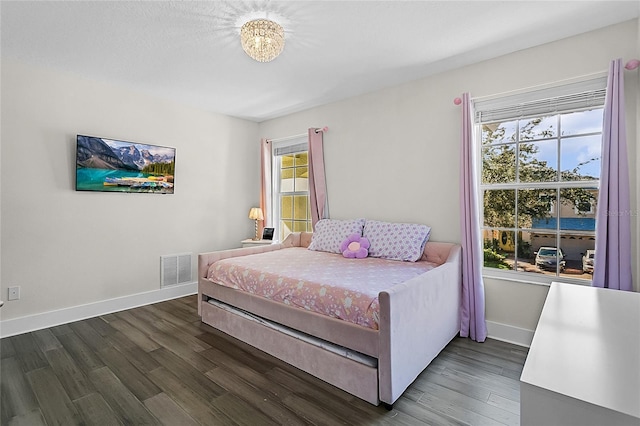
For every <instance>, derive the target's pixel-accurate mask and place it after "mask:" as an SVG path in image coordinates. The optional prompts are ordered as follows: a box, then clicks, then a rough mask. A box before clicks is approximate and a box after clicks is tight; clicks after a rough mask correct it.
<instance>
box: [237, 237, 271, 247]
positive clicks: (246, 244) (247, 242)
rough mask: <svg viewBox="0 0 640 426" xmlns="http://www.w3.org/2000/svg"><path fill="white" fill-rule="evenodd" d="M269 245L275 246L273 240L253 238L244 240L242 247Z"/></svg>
mask: <svg viewBox="0 0 640 426" xmlns="http://www.w3.org/2000/svg"><path fill="white" fill-rule="evenodd" d="M269 244H273V240H254V239H252V238H247V239H246V240H242V247H255V246H268V245H269Z"/></svg>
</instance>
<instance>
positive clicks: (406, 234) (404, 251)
mask: <svg viewBox="0 0 640 426" xmlns="http://www.w3.org/2000/svg"><path fill="white" fill-rule="evenodd" d="M430 233H431V228H430V227H428V226H427V225H420V224H417V223H390V222H378V221H376V220H367V221H366V223H365V225H364V233H363V236H364V237H365V238H367V239H368V240H369V243H370V244H371V246H370V247H369V256H371V257H380V258H383V259H392V260H407V261H409V262H415V261H416V260H418V259H420V257H422V253H423V251H424V246H425V244H426V243H427V241H428V240H429V234H430Z"/></svg>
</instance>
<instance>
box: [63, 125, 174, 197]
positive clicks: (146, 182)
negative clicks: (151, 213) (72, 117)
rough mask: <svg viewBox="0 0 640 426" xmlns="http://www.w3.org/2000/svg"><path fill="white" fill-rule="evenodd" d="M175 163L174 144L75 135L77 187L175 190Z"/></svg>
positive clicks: (162, 191) (97, 189)
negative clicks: (163, 144) (155, 143)
mask: <svg viewBox="0 0 640 426" xmlns="http://www.w3.org/2000/svg"><path fill="white" fill-rule="evenodd" d="M175 166H176V149H175V148H168V147H164V146H157V145H147V144H142V143H135V142H126V141H119V140H114V139H106V138H98V137H95V136H85V135H78V136H77V138H76V191H102V192H150V193H155V194H173V191H174V185H175V178H174V176H175Z"/></svg>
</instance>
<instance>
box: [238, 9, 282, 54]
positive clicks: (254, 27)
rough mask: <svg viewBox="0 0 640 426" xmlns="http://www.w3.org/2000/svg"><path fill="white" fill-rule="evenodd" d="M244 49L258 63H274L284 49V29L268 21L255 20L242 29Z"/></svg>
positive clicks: (241, 37) (241, 38)
mask: <svg viewBox="0 0 640 426" xmlns="http://www.w3.org/2000/svg"><path fill="white" fill-rule="evenodd" d="M240 40H241V41H242V48H243V49H244V51H245V52H246V53H247V55H249V56H251V57H252V58H253V59H255V60H256V61H258V62H269V61H273V60H274V59H275V58H276V57H277V56H278V55H279V54H280V53H281V52H282V49H284V29H283V28H282V26H281V25H279V24H277V23H275V22H273V21H270V20H268V19H254V20H253V21H249V22H247V23H246V24H244V25H243V26H242V28H241V29H240Z"/></svg>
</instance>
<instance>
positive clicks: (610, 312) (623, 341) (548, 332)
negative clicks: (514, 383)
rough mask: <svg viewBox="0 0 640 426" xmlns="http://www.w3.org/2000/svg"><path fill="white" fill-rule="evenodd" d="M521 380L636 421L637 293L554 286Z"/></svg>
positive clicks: (639, 404)
mask: <svg viewBox="0 0 640 426" xmlns="http://www.w3.org/2000/svg"><path fill="white" fill-rule="evenodd" d="M520 380H521V381H522V382H525V383H528V384H530V385H533V386H537V387H540V388H543V389H547V390H550V391H553V392H557V393H559V394H562V395H566V396H569V397H572V398H576V399H579V400H582V401H586V402H589V403H591V404H595V405H598V406H601V407H605V408H609V409H612V410H615V411H619V412H622V413H625V414H628V415H631V416H635V417H640V398H639V396H638V389H640V293H634V292H626V291H618V290H609V289H601V288H595V287H587V286H582V285H574V284H565V283H552V284H551V288H550V289H549V294H548V295H547V300H546V301H545V304H544V307H543V309H542V315H541V316H540V321H539V322H538V326H537V327H536V331H535V334H534V337H533V341H532V343H531V348H530V349H529V354H528V355H527V360H526V362H525V365H524V369H523V371H522V376H521V378H520Z"/></svg>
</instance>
